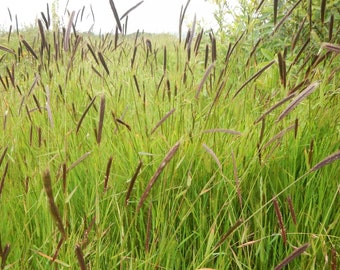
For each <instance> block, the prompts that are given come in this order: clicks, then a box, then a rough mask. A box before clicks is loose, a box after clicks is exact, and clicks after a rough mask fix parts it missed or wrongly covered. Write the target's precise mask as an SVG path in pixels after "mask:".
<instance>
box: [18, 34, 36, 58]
mask: <svg viewBox="0 0 340 270" xmlns="http://www.w3.org/2000/svg"><path fill="white" fill-rule="evenodd" d="M21 42H22V43H23V44H24V46H25V48H26V50H27V51H28V52H29V53H30V54H31V55H32V56H33V57H34V58H35V59H36V60H38V56H37V55H36V53H35V52H34V50H33V48H32V47H31V46H30V45H29V44H28V42H27V41H26V40H24V38H23V37H21Z"/></svg>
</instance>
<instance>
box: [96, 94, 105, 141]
mask: <svg viewBox="0 0 340 270" xmlns="http://www.w3.org/2000/svg"><path fill="white" fill-rule="evenodd" d="M104 113H105V95H104V94H103V95H102V97H101V99H100V108H99V121H98V131H97V143H98V144H100V142H101V140H102V132H103V124H104Z"/></svg>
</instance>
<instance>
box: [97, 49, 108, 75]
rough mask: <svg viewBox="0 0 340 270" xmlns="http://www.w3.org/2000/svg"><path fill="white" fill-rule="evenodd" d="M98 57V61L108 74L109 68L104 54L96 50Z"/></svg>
mask: <svg viewBox="0 0 340 270" xmlns="http://www.w3.org/2000/svg"><path fill="white" fill-rule="evenodd" d="M98 57H99V60H100V63H101V64H102V65H103V67H104V69H105V71H106V73H107V74H108V75H109V74H110V71H109V68H108V67H107V64H106V62H105V59H104V56H103V54H102V53H101V52H98Z"/></svg>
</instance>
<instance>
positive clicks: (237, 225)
mask: <svg viewBox="0 0 340 270" xmlns="http://www.w3.org/2000/svg"><path fill="white" fill-rule="evenodd" d="M242 223H243V219H242V218H240V219H239V220H237V221H236V223H235V224H234V225H233V226H231V227H230V228H229V230H228V231H227V232H226V233H225V234H224V235H223V236H222V238H221V240H220V241H219V242H218V243H217V244H216V246H215V248H214V249H217V248H219V247H220V246H221V245H222V244H223V243H224V241H225V240H226V239H227V237H228V236H229V235H231V234H232V233H233V232H234V231H235V230H236V229H237V228H238V227H239V226H240V225H241V224H242Z"/></svg>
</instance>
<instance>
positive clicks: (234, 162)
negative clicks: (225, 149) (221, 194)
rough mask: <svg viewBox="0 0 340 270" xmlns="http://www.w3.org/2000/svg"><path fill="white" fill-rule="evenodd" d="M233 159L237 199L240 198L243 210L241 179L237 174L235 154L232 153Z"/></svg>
mask: <svg viewBox="0 0 340 270" xmlns="http://www.w3.org/2000/svg"><path fill="white" fill-rule="evenodd" d="M231 158H232V160H233V168H234V177H235V184H236V191H237V197H238V201H239V203H240V207H241V209H242V206H243V204H242V194H241V188H240V179H239V177H238V173H237V166H236V160H235V155H234V152H231Z"/></svg>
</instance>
